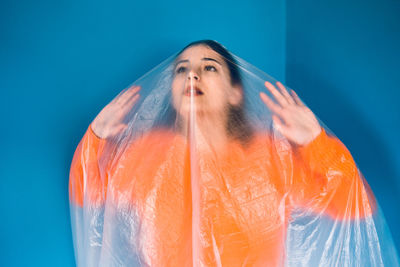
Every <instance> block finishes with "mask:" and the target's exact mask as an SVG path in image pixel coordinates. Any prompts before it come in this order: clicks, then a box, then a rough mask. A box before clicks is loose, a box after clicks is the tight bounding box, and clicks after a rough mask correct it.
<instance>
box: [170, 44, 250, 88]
mask: <svg viewBox="0 0 400 267" xmlns="http://www.w3.org/2000/svg"><path fill="white" fill-rule="evenodd" d="M197 45H205V46H208V47H209V48H211V49H212V50H214V51H215V52H217V53H218V54H219V55H220V56H221V57H222V58H223V59H224V61H225V63H226V65H228V69H229V74H230V76H231V84H232V85H242V78H241V76H240V72H239V68H238V63H237V62H236V60H235V59H234V58H233V56H232V54H231V53H230V52H229V51H228V49H226V48H225V47H224V46H223V45H221V44H220V43H218V42H217V41H214V40H199V41H195V42H192V43H190V44H188V45H187V46H185V47H184V48H183V49H182V50H181V51H180V52H179V53H178V55H177V56H176V58H178V57H179V55H180V54H182V53H183V51H185V50H186V49H188V48H189V47H192V46H197Z"/></svg>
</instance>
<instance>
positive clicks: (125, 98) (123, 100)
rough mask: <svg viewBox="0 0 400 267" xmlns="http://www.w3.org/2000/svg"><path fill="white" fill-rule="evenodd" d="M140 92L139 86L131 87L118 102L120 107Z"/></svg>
mask: <svg viewBox="0 0 400 267" xmlns="http://www.w3.org/2000/svg"><path fill="white" fill-rule="evenodd" d="M139 90H140V87H139V86H133V87H131V88H129V89H128V90H127V91H126V92H125V93H124V94H123V95H122V96H121V98H120V99H119V100H118V103H119V104H120V105H126V104H127V103H128V102H129V100H130V99H132V98H133V97H134V96H135V95H136V94H137V93H138V92H139Z"/></svg>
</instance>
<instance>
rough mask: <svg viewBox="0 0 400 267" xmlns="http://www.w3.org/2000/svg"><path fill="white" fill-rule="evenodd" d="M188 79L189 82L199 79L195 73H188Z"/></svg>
mask: <svg viewBox="0 0 400 267" xmlns="http://www.w3.org/2000/svg"><path fill="white" fill-rule="evenodd" d="M188 79H189V80H191V79H194V80H196V81H198V80H199V79H200V78H199V75H197V73H196V72H194V71H190V72H189V75H188Z"/></svg>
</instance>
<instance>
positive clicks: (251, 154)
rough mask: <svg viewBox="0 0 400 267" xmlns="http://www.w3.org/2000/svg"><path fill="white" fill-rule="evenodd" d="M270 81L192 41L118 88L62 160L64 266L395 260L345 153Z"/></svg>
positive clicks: (377, 210)
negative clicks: (67, 248)
mask: <svg viewBox="0 0 400 267" xmlns="http://www.w3.org/2000/svg"><path fill="white" fill-rule="evenodd" d="M180 60H186V61H183V62H179V63H178V61H180ZM228 62H230V65H228ZM229 66H230V67H229ZM235 71H236V72H237V73H236V72H235ZM233 73H236V74H235V75H233ZM233 76H234V78H232V77H233ZM266 81H267V82H269V83H265V82H266ZM271 85H272V86H273V87H274V88H275V89H276V91H274V90H273V89H271ZM282 87H283V85H281V84H277V83H276V80H275V79H273V78H272V77H270V76H268V75H266V74H265V73H263V72H262V71H260V70H258V69H257V68H255V67H254V66H252V65H250V64H248V63H247V62H245V61H244V60H242V59H240V58H239V57H236V56H233V57H232V58H229V57H227V56H225V57H224V56H223V55H221V54H219V53H217V52H216V51H215V50H212V49H211V48H210V47H209V46H204V45H201V46H199V45H197V46H196V45H195V46H191V47H189V48H188V49H186V50H184V51H183V53H176V54H174V55H172V56H171V57H170V58H168V59H167V60H164V61H163V62H162V63H161V64H160V65H158V66H157V67H155V68H154V69H152V70H151V71H150V72H148V73H147V74H145V75H144V76H143V77H141V78H140V79H138V80H137V81H135V82H134V83H133V84H132V85H130V86H129V87H127V88H126V89H125V90H123V91H122V92H121V93H120V94H119V95H118V96H117V97H116V98H115V99H114V100H113V101H112V102H111V103H110V104H109V105H107V106H106V107H105V109H103V111H102V112H101V113H100V114H99V115H98V116H97V117H96V119H95V121H94V122H92V124H91V125H90V126H89V127H88V130H87V132H86V134H85V135H84V137H83V139H82V140H81V142H80V143H79V146H78V148H77V150H76V152H75V155H74V158H73V161H72V165H71V171H70V188H69V190H70V207H71V220H72V230H73V239H74V248H75V256H76V262H77V265H78V266H398V265H399V264H398V256H397V254H396V249H395V247H394V244H393V241H392V238H391V236H390V232H389V230H388V228H387V226H386V223H385V221H384V217H383V214H382V211H381V210H380V208H379V206H378V204H377V202H376V199H375V198H374V196H373V193H372V192H371V190H370V188H369V186H368V184H367V182H366V180H365V179H364V177H363V176H362V174H361V172H360V170H359V169H358V168H357V166H356V163H355V162H354V160H353V158H352V156H351V154H350V152H349V151H348V150H347V149H346V147H345V146H344V145H343V144H342V143H341V142H340V140H338V138H337V137H335V135H334V134H333V133H332V132H331V131H330V130H329V129H328V128H327V127H325V126H324V125H323V123H322V122H321V121H320V120H318V119H317V118H316V117H315V115H314V114H313V113H312V112H311V111H310V110H309V109H308V108H307V106H305V104H304V103H303V102H301V100H300V99H299V98H297V97H296V96H295V94H294V93H292V92H291V91H290V89H289V88H288V87H285V88H286V89H287V91H285V90H284V88H282ZM269 88H270V89H269ZM260 92H263V93H264V94H265V95H263V94H260ZM288 94H289V95H288ZM265 96H267V97H265ZM269 101H272V104H271V102H269ZM299 114H301V115H299ZM314 118H315V120H316V121H314ZM315 122H317V123H315ZM307 127H308V128H307ZM319 127H320V128H319ZM98 129H101V134H99V130H98ZM96 130H97V131H98V132H96ZM303 135H304V136H307V137H302V136H303ZM300 137H301V138H300Z"/></svg>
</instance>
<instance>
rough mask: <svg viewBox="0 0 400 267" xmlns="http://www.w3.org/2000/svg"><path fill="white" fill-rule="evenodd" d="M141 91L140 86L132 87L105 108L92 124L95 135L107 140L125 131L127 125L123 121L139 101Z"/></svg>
mask: <svg viewBox="0 0 400 267" xmlns="http://www.w3.org/2000/svg"><path fill="white" fill-rule="evenodd" d="M139 90H140V86H131V87H130V88H129V89H127V90H126V92H124V93H123V94H121V95H120V96H118V97H117V98H115V99H114V100H113V101H111V102H110V103H109V104H108V105H107V106H105V107H104V108H103V110H102V111H101V112H100V113H99V114H98V115H97V117H96V118H95V119H94V121H93V122H92V124H91V127H92V130H93V132H94V134H95V135H97V136H98V137H99V138H102V139H106V138H109V137H112V136H115V135H116V134H118V133H119V132H121V131H122V130H124V129H125V128H126V127H127V125H126V124H125V123H124V122H123V119H124V118H125V115H126V114H127V113H128V112H129V111H130V110H131V109H132V107H133V106H134V105H135V103H136V102H137V100H138V99H139V96H140V95H139V93H138V92H139Z"/></svg>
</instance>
